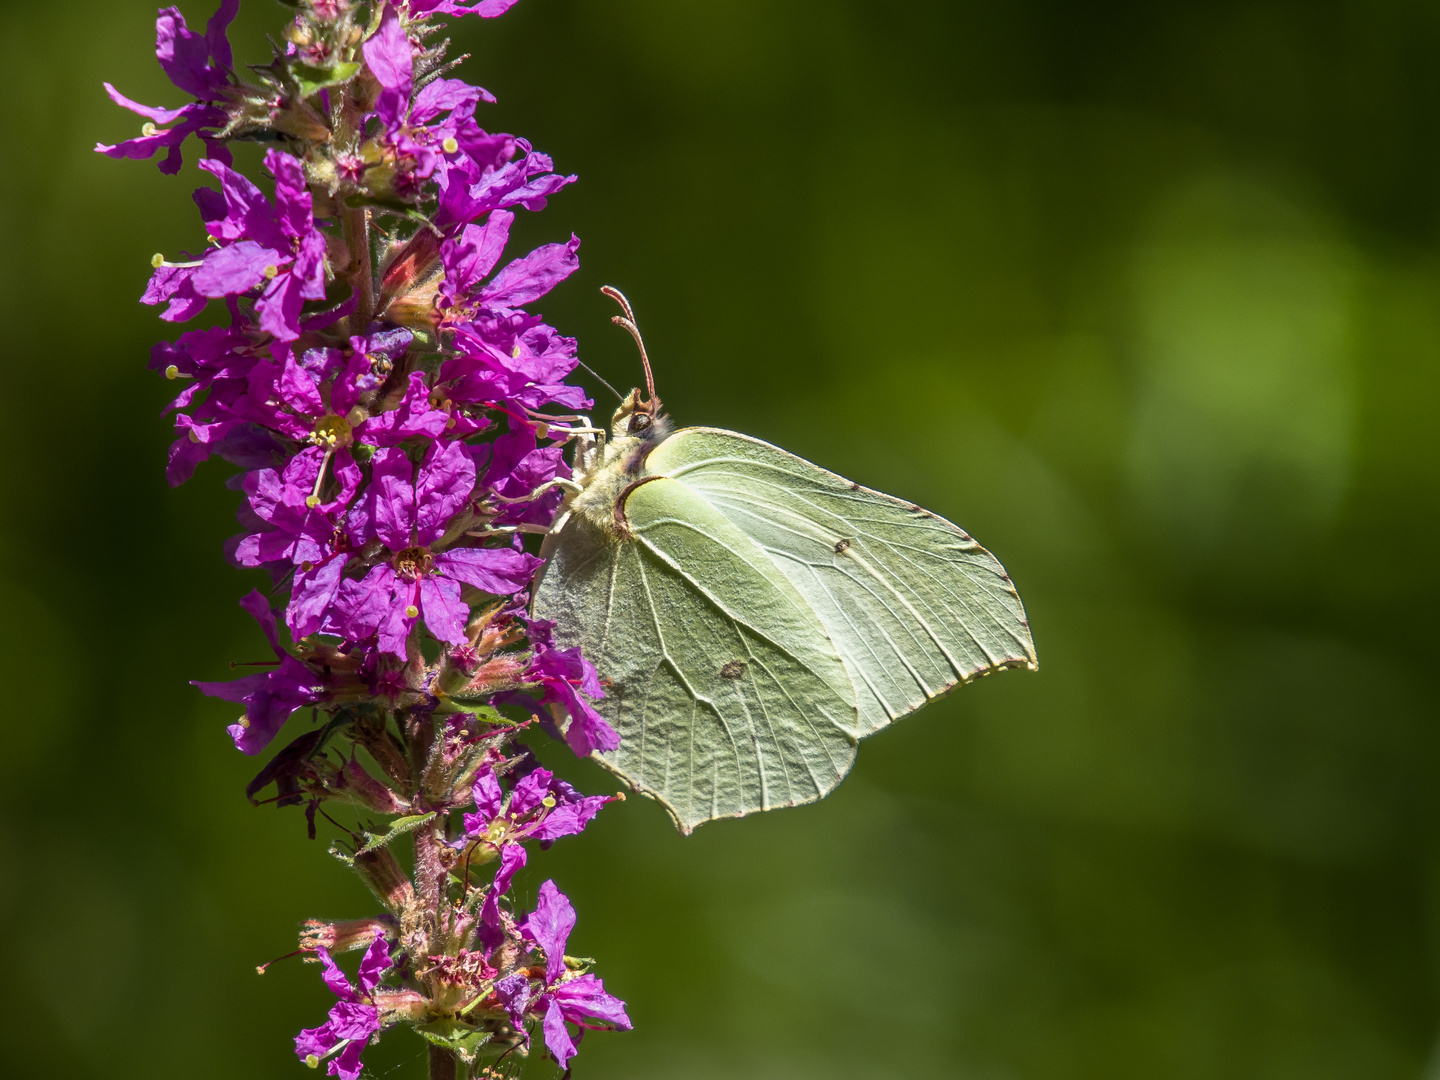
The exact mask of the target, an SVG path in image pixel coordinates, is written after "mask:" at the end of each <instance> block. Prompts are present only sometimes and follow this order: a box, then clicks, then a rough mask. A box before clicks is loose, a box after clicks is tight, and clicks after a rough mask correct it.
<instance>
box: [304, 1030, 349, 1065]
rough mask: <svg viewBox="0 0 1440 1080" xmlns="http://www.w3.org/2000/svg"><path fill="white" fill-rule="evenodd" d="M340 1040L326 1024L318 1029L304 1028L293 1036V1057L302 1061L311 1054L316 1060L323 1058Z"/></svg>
mask: <svg viewBox="0 0 1440 1080" xmlns="http://www.w3.org/2000/svg"><path fill="white" fill-rule="evenodd" d="M339 1041H340V1040H339V1039H337V1038H336V1037H335V1033H334V1032H333V1031H331V1030H330V1025H329V1024H328V1023H326V1024H321V1025H320V1026H319V1027H314V1028H306V1029H305V1030H304V1031H302V1032H300V1034H299V1035H296V1036H295V1056H296V1057H298V1058H299V1059H300V1060H301V1061H304V1060H305V1059H306V1058H307V1057H309V1056H311V1055H312V1054H313V1055H314V1056H315V1057H317V1058H323V1057H324V1056H325V1055H326V1054H328V1053H329V1052H330V1051H331V1050H332V1049H334V1046H335V1044H336V1043H337V1042H339Z"/></svg>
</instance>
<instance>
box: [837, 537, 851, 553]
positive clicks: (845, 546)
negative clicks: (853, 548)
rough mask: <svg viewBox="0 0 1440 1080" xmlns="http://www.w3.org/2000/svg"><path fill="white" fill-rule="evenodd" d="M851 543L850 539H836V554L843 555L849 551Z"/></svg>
mask: <svg viewBox="0 0 1440 1080" xmlns="http://www.w3.org/2000/svg"><path fill="white" fill-rule="evenodd" d="M850 544H851V541H849V540H836V541H835V554H836V555H843V554H845V552H847V551H849V550H850Z"/></svg>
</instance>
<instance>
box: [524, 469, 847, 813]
mask: <svg viewBox="0 0 1440 1080" xmlns="http://www.w3.org/2000/svg"><path fill="white" fill-rule="evenodd" d="M622 513H623V516H624V517H625V518H626V519H627V521H628V524H629V528H630V530H631V535H630V537H628V538H624V537H621V536H617V535H616V534H613V533H610V532H608V531H603V530H601V529H598V528H596V527H595V526H594V525H592V524H591V523H589V522H588V521H587V520H585V519H583V518H579V517H576V518H572V519H571V520H570V521H569V522H568V523H567V524H566V525H565V526H564V527H563V528H562V529H561V531H560V532H559V533H558V534H555V535H553V536H552V537H551V538H550V539H549V541H548V542H547V545H546V552H545V554H546V555H547V556H548V560H549V561H548V563H547V565H546V568H545V571H544V575H543V577H542V579H541V581H540V584H539V586H538V587H537V590H536V595H535V603H534V610H535V613H536V615H538V616H539V617H541V618H546V619H554V620H555V621H556V629H555V637H556V644H557V645H559V646H560V647H562V648H568V647H570V646H573V645H579V646H580V647H581V648H582V649H583V650H584V655H585V656H586V657H588V658H589V659H590V660H591V662H592V663H594V664H595V666H596V668H597V669H598V670H599V672H600V674H601V677H602V679H603V680H604V682H605V684H606V690H607V696H606V697H605V698H604V699H603V700H600V701H597V702H596V703H595V704H596V708H597V709H598V710H599V712H600V713H601V715H603V716H604V717H605V718H606V719H607V720H608V721H609V722H610V723H611V724H612V725H613V726H614V727H615V729H616V730H617V731H618V732H619V733H620V736H621V740H622V741H621V745H620V748H619V749H618V750H616V751H614V752H613V753H610V754H604V755H601V758H602V760H603V762H604V763H605V764H606V765H607V766H608V767H610V768H611V769H613V770H614V771H615V772H617V773H618V774H620V776H622V777H623V778H624V779H625V780H626V781H628V782H629V783H630V784H631V785H632V786H634V787H636V788H637V789H639V790H641V791H643V792H645V793H647V794H650V795H653V796H654V797H656V798H657V799H658V800H659V801H661V802H662V803H663V804H665V806H666V807H667V808H668V809H669V810H670V812H671V814H672V815H673V816H674V817H675V819H676V821H677V822H678V823H679V825H680V827H681V829H682V830H683V831H685V832H689V831H690V830H692V829H693V828H694V827H695V826H696V825H698V824H700V823H701V822H704V821H708V820H711V819H713V818H719V817H728V816H737V815H741V814H746V813H751V812H753V811H757V810H767V809H770V808H772V807H778V806H792V805H796V804H798V803H805V802H813V801H814V800H816V799H818V798H820V797H821V796H823V795H825V794H826V793H827V792H828V791H830V790H831V789H832V788H833V787H834V786H835V785H836V784H837V783H839V781H840V779H841V778H842V777H843V776H844V775H845V774H846V773H847V772H848V771H849V770H850V766H851V764H852V763H853V761H854V755H855V733H856V730H857V710H856V705H855V697H854V689H853V687H852V684H851V680H850V678H849V675H848V673H847V669H846V667H845V663H844V661H843V660H842V659H841V657H840V655H839V654H838V653H837V651H836V649H835V647H834V645H833V644H832V643H831V641H830V640H829V638H828V636H827V635H826V633H825V630H824V625H823V623H822V622H821V620H820V618H819V617H818V616H817V615H816V613H815V612H814V611H813V610H812V609H811V608H810V606H809V605H808V604H807V603H806V601H805V600H804V598H803V597H802V596H801V595H800V594H799V593H798V592H797V591H796V589H795V587H794V586H793V585H792V584H791V582H790V580H789V578H788V577H787V576H786V575H784V574H783V573H781V572H780V571H779V570H778V569H777V567H776V565H775V564H774V562H773V561H772V560H771V559H770V558H769V557H768V556H767V555H766V554H765V553H764V552H762V551H761V550H760V548H759V547H757V546H756V544H755V543H754V542H753V541H752V540H750V539H749V538H748V537H747V536H746V535H745V534H744V533H743V532H741V531H740V530H739V529H737V528H736V527H735V526H734V525H732V524H731V523H730V522H729V521H728V520H727V519H726V518H725V516H724V515H723V514H722V513H720V512H719V511H717V510H716V509H715V508H714V507H712V506H710V505H709V504H708V503H707V502H706V501H705V500H704V499H702V498H700V497H699V496H698V495H697V494H696V493H695V492H693V491H691V490H689V489H687V488H686V487H685V486H684V485H682V484H679V483H676V482H675V481H672V480H663V479H660V480H654V481H651V482H649V483H645V484H641V485H639V486H637V487H635V488H633V489H632V490H631V492H630V494H629V495H628V497H626V498H625V500H624V505H623V507H622Z"/></svg>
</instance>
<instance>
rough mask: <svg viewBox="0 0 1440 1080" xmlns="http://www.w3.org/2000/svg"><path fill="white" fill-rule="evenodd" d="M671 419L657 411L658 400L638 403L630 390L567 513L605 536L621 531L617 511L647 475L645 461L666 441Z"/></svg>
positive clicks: (612, 419)
mask: <svg viewBox="0 0 1440 1080" xmlns="http://www.w3.org/2000/svg"><path fill="white" fill-rule="evenodd" d="M671 430H672V425H671V423H670V418H669V417H668V416H666V415H665V414H664V413H662V412H661V411H660V399H659V398H658V397H656V398H651V399H650V400H649V401H641V400H640V391H639V390H631V391H630V395H629V396H628V397H627V398H626V399H625V400H624V401H623V402H621V403H620V407H619V408H618V409H616V410H615V415H614V417H612V418H611V424H610V439H609V441H607V442H606V444H605V451H604V453H603V454H602V455H600V456H599V458H598V459H597V461H596V463H595V466H594V467H593V468H592V469H591V471H590V472H589V473H587V474H586V475H585V476H583V477H580V478H577V479H578V482H579V483H580V485H581V487H582V489H583V490H582V491H581V492H580V493H579V494H577V495H576V496H575V498H574V500H573V501H572V502H571V503H570V512H571V513H572V514H575V515H577V516H579V517H582V518H584V519H585V520H587V521H589V522H590V523H591V524H593V525H594V526H595V527H596V528H599V529H601V530H603V531H605V532H609V533H614V532H619V531H623V517H621V516H620V515H618V514H617V511H616V507H617V506H618V504H619V502H620V500H621V498H622V497H623V496H624V494H625V491H626V489H627V488H629V487H630V486H631V485H632V484H634V483H636V482H637V481H639V480H642V479H644V478H645V477H646V476H647V475H649V474H648V473H647V472H646V471H645V459H646V458H647V457H649V455H650V451H651V450H653V449H654V448H655V447H656V446H658V445H659V444H660V443H662V442H664V441H665V439H666V438H667V437H669V435H670V432H671Z"/></svg>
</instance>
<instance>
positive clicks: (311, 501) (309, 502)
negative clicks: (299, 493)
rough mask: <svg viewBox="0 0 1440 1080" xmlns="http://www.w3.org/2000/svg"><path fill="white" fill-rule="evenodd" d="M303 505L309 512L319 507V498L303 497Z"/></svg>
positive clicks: (317, 496) (313, 496) (312, 496)
mask: <svg viewBox="0 0 1440 1080" xmlns="http://www.w3.org/2000/svg"><path fill="white" fill-rule="evenodd" d="M305 505H306V506H308V507H309V508H310V509H311V510H314V509H315V507H317V506H319V505H320V496H319V495H307V496H305Z"/></svg>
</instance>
